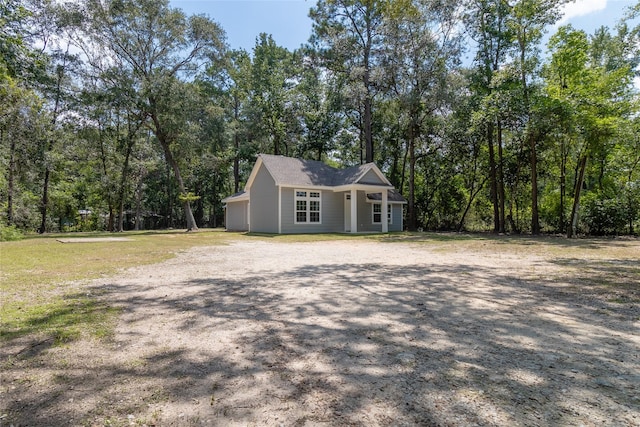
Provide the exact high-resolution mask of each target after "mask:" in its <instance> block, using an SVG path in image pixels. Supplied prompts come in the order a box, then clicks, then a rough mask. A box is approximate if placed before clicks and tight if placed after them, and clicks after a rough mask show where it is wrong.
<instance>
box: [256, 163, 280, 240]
mask: <svg viewBox="0 0 640 427" xmlns="http://www.w3.org/2000/svg"><path fill="white" fill-rule="evenodd" d="M249 193H250V195H251V196H250V197H251V204H250V205H249V209H250V211H251V215H250V218H249V222H250V231H253V232H257V233H277V232H278V188H277V187H276V183H275V181H274V180H273V178H272V177H271V174H269V172H268V171H267V168H265V167H264V165H262V166H260V169H259V170H258V173H257V175H256V177H255V180H254V181H253V184H252V185H251V188H250V189H249Z"/></svg>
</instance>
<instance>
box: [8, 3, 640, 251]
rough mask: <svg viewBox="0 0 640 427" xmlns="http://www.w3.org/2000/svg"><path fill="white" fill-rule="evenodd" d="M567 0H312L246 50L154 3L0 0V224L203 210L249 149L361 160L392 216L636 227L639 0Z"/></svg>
mask: <svg viewBox="0 0 640 427" xmlns="http://www.w3.org/2000/svg"><path fill="white" fill-rule="evenodd" d="M565 3H566V2H565V1H557V0H470V1H466V2H457V1H452V0H393V1H391V0H361V1H356V0H319V1H317V3H316V4H315V6H313V7H312V8H311V9H310V12H309V13H310V17H311V19H312V21H313V29H312V35H311V37H310V39H309V41H308V42H307V43H306V44H305V45H303V46H301V47H300V48H299V49H296V50H293V51H291V50H289V49H286V48H284V47H282V46H279V45H277V44H276V43H275V41H274V39H273V37H271V35H269V34H265V33H262V34H260V35H259V36H258V37H257V38H256V43H255V47H254V48H253V50H252V51H251V52H248V51H245V50H243V49H230V48H229V47H228V46H227V45H226V43H225V33H224V30H223V28H221V27H220V25H219V24H217V23H216V22H215V20H213V19H212V18H210V17H208V16H204V15H192V16H187V15H185V14H184V13H183V12H182V11H181V10H180V9H176V8H172V7H171V6H170V5H169V3H168V1H166V0H160V1H158V0H136V1H133V0H79V1H73V2H62V1H52V0H22V1H18V0H0V26H1V27H2V29H3V31H2V32H1V33H0V53H1V56H0V168H1V170H2V173H1V174H0V205H1V213H0V235H2V236H3V237H2V238H3V239H9V238H12V237H17V236H19V235H20V234H21V233H22V232H25V231H26V232H34V231H38V232H40V233H45V232H51V231H79V230H86V231H89V230H108V231H122V230H127V229H150V228H171V227H173V228H188V229H197V228H198V227H203V226H206V227H216V226H220V225H222V222H223V218H224V214H223V204H222V201H221V200H222V199H223V198H224V197H226V196H228V195H230V194H233V193H235V192H237V191H239V190H241V189H242V188H243V185H244V183H245V181H246V179H247V178H248V174H249V172H250V171H251V167H252V166H253V164H254V161H255V158H256V156H257V154H258V153H271V154H282V155H287V156H295V157H301V158H306V159H316V160H321V161H324V162H327V163H329V164H331V165H334V166H337V167H343V166H352V165H355V164H360V163H364V162H371V161H373V162H375V163H376V164H377V165H378V166H379V167H380V168H381V169H382V170H383V172H385V173H386V174H387V176H388V177H389V179H390V180H391V182H392V184H393V185H394V186H395V187H396V188H398V189H400V190H401V192H402V193H403V195H404V196H405V197H406V199H407V200H408V203H407V207H406V212H405V214H406V220H405V224H406V226H407V228H408V229H409V230H418V229H425V230H427V229H428V230H459V231H460V230H471V231H493V232H496V233H503V232H509V233H525V232H526V233H533V234H538V233H541V232H544V233H563V234H567V235H568V236H575V235H577V234H581V233H585V234H591V235H616V234H637V230H638V226H639V222H640V117H638V110H639V107H640V105H639V104H638V90H637V87H636V85H635V79H636V78H637V77H638V72H639V71H640V70H639V69H638V65H639V64H640V26H638V25H637V24H635V23H634V22H635V21H637V18H638V14H639V13H640V3H638V4H637V5H635V6H634V7H631V8H629V10H628V11H627V13H626V14H625V15H624V16H621V17H620V20H619V23H618V24H617V25H616V27H615V28H607V27H601V28H599V29H597V30H596V31H595V32H593V34H587V33H586V32H584V31H581V30H576V29H574V28H572V27H571V26H560V27H557V26H554V24H556V23H557V22H558V20H559V19H560V15H561V13H560V10H561V8H562V6H563V5H564V4H565ZM214 19H215V17H214ZM549 29H554V33H553V34H551V35H550V37H549V39H548V43H547V45H546V46H543V42H542V40H543V36H544V35H545V32H547V31H549ZM463 58H470V60H463Z"/></svg>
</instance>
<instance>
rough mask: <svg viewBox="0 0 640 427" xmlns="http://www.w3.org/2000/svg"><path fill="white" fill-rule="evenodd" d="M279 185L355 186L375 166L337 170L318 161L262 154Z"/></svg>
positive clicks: (370, 164) (369, 164)
mask: <svg viewBox="0 0 640 427" xmlns="http://www.w3.org/2000/svg"><path fill="white" fill-rule="evenodd" d="M260 158H261V159H262V162H263V164H264V165H265V167H266V168H267V170H268V171H269V173H270V174H271V176H272V177H273V179H274V180H275V181H276V183H277V184H286V185H306V186H316V185H317V186H325V187H335V186H339V185H348V184H355V183H356V182H357V181H358V179H359V178H360V177H362V176H363V175H364V174H365V173H366V172H368V171H369V170H370V169H371V168H372V166H373V164H372V163H368V164H365V165H359V166H353V167H350V168H346V169H337V168H334V167H331V166H329V165H327V164H325V163H322V162H319V161H317V160H303V159H296V158H292V157H284V156H274V155H272V154H260Z"/></svg>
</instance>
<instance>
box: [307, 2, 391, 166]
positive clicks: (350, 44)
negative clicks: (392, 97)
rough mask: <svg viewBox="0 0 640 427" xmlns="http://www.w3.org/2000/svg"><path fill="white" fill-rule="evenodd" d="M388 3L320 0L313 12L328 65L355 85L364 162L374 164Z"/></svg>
mask: <svg viewBox="0 0 640 427" xmlns="http://www.w3.org/2000/svg"><path fill="white" fill-rule="evenodd" d="M388 4H389V2H387V1H385V0H318V3H317V4H316V7H315V8H313V9H312V10H311V12H310V16H311V18H312V19H313V32H314V35H313V37H312V38H313V39H314V42H315V43H316V44H317V45H318V46H320V47H321V48H322V53H323V56H324V58H325V64H326V66H327V67H328V68H329V69H330V70H331V71H333V72H334V73H339V74H341V75H343V76H344V78H345V79H346V80H347V81H349V82H350V83H351V84H353V85H355V90H354V95H358V96H354V99H356V100H358V101H359V104H360V105H358V107H362V117H361V123H360V124H359V125H360V126H359V127H360V132H361V141H362V143H363V144H364V147H361V148H364V158H362V161H364V162H373V161H374V136H373V108H374V97H375V95H376V94H377V93H378V91H379V86H380V83H381V81H380V78H381V73H380V65H381V64H380V63H381V61H380V60H381V58H380V55H381V52H382V49H383V42H384V18H383V17H384V11H385V8H386V7H387V5H388Z"/></svg>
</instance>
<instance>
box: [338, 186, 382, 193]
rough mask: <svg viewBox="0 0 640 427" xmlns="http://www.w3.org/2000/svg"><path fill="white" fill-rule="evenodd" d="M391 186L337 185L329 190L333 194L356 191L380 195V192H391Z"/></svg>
mask: <svg viewBox="0 0 640 427" xmlns="http://www.w3.org/2000/svg"><path fill="white" fill-rule="evenodd" d="M393 188H394V187H393V185H391V184H389V185H371V184H347V185H338V186H337V187H331V189H332V190H333V191H335V192H339V191H350V190H352V189H353V190H358V191H368V192H369V193H380V192H382V190H393Z"/></svg>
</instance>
